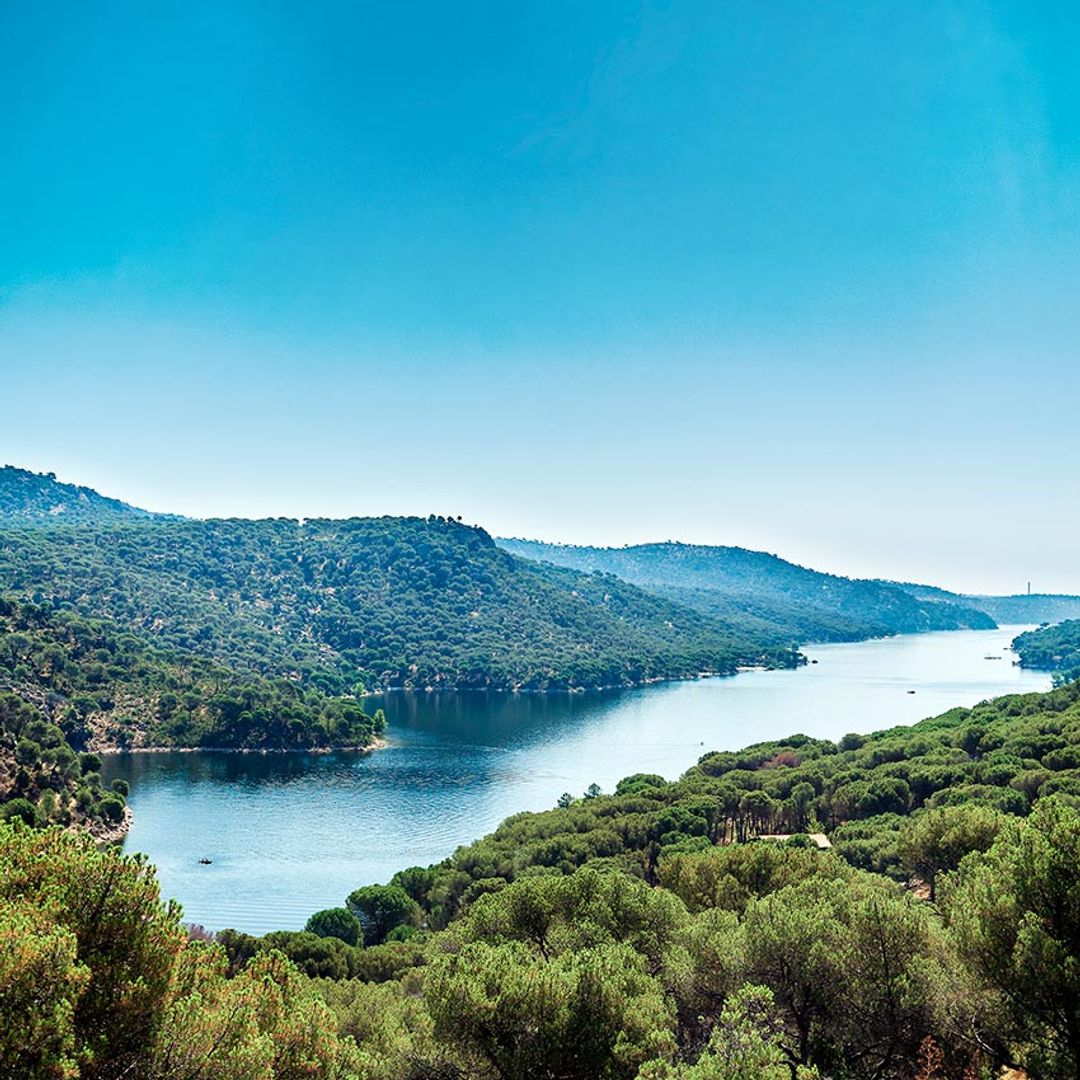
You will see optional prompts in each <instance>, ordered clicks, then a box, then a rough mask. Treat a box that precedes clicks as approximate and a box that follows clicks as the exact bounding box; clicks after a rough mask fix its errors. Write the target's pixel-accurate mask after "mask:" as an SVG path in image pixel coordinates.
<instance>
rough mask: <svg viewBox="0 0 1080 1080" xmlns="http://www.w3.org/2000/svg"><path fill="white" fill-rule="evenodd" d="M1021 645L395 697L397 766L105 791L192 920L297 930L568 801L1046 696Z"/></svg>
mask: <svg viewBox="0 0 1080 1080" xmlns="http://www.w3.org/2000/svg"><path fill="white" fill-rule="evenodd" d="M1022 629H1027V628H1026V627H1002V628H1001V629H998V630H985V631H956V632H943V633H931V634H915V635H905V636H901V637H894V638H883V639H878V640H875V641H866V642H859V643H856V644H850V645H817V646H807V647H806V648H805V649H804V650H803V651H804V652H805V653H806V655H807V656H808V657H810V658H811V659H812V660H816V661H817V663H814V664H809V665H807V666H806V667H803V668H800V669H798V670H796V671H749V672H744V673H742V674H739V675H735V676H730V677H727V678H708V679H700V680H695V681H691V682H677V683H664V684H660V685H656V686H651V687H645V688H642V689H638V690H624V691H604V692H596V693H585V694H510V693H483V692H472V693H452V692H437V693H423V692H417V693H406V692H398V693H392V694H385V695H379V696H375V697H372V698H369V699H368V701H367V703H366V707H367V708H368V709H369V710H374V709H375V708H376V707H381V708H383V709H385V711H386V715H387V718H388V720H389V730H388V738H389V746H388V747H387V748H386V749H384V750H379V751H376V752H374V753H370V754H346V753H334V754H230V753H222V752H203V751H200V752H195V753H179V752H178V753H171V752H170V753H141V754H140V753H135V754H128V755H114V756H110V757H108V758H107V760H106V763H105V768H104V769H103V773H104V775H105V778H106V779H107V780H111V779H112V778H113V777H117V776H121V777H123V778H124V779H126V780H127V781H128V782H129V783H130V784H131V797H130V802H131V807H132V810H133V812H134V815H135V821H134V824H133V826H132V829H131V831H130V833H129V834H128V837H127V839H126V841H125V850H126V851H143V852H146V854H147V855H148V856H149V857H150V859H151V861H152V862H153V863H155V864H156V865H157V867H158V873H159V875H160V879H161V883H162V891H163V894H164V895H165V896H171V897H175V898H176V899H178V900H180V902H181V903H182V904H183V907H184V917H185V919H186V920H188V921H191V922H197V923H201V924H203V925H204V926H207V927H209V928H211V929H215V930H216V929H221V928H223V927H226V926H232V927H236V928H237V929H240V930H246V931H248V932H250V933H264V932H266V931H268V930H273V929H295V928H299V927H302V926H303V924H304V922H305V920H306V919H307V916H308V915H310V914H311V913H312V912H313V911H316V910H318V909H320V908H324V907H334V906H338V905H340V904H341V903H342V902H343V900H344V899H345V896H346V895H347V894H348V893H349V892H351V891H352V890H353V889H354V888H356V887H357V886H359V885H366V884H370V883H372V882H377V881H379V882H381V881H386V880H388V879H389V878H390V877H391V876H392V875H393V873H394V872H395V871H397V870H400V869H402V868H403V867H406V866H412V865H417V864H420V865H427V864H429V863H433V862H438V861H439V860H440V859H443V858H445V857H446V856H447V855H449V854H450V853H451V852H452V851H453V850H454V848H455V847H457V846H458V845H459V844H463V843H467V842H468V841H470V840H473V839H475V838H477V837H479V836H481V835H483V834H484V833H487V832H490V831H491V830H492V829H493V828H494V827H495V826H496V825H497V824H498V823H499V822H500V821H502V819H503V818H505V817H507V816H509V815H510V814H513V813H517V812H518V811H520V810H540V809H545V808H547V807H550V806H553V805H554V804H555V800H556V799H557V798H558V796H559V795H560V794H561V793H562V792H564V791H569V792H572V793H573V794H575V795H578V794H581V792H582V791H584V789H585V788H586V787H587V786H588V785H589V784H590V783H593V782H595V783H598V784H599V785H600V786H601V788H603V790H604V791H611V790H612V789H613V788H614V786H615V783H616V782H617V781H618V780H620V779H621V778H622V777H624V776H627V775H629V774H630V773H634V772H656V773H661V774H663V775H664V776H666V777H668V778H669V779H674V778H675V777H677V776H679V775H680V774H681V773H682V772H684V771H685V770H686V769H687V768H688V767H689V766H691V765H693V764H694V763H695V762H696V761H697V759H698V758H699V757H700V756H701V755H702V754H704V753H705V752H706V751H708V750H723V749H737V748H739V747H742V746H746V745H747V744H749V743H753V742H759V741H762V740H766V739H773V738H779V737H782V736H785V735H790V734H792V733H794V732H803V733H805V734H807V735H812V736H817V737H822V738H830V739H837V738H839V737H840V736H841V735H844V734H846V733H847V732H850V731H857V732H869V731H874V730H877V729H880V728H883V727H890V726H892V725H894V724H910V723H914V722H915V721H917V720H920V719H922V718H923V717H926V716H933V715H936V714H937V713H941V712H944V711H945V710H946V709H949V708H952V707H953V706H956V705H974V704H975V703H977V702H979V701H981V700H983V699H985V698H988V697H994V696H996V695H998V694H1005V693H1020V692H1026V691H1032V690H1045V689H1048V688H1049V686H1050V677H1049V676H1048V675H1045V674H1041V673H1037V672H1031V671H1024V670H1022V669H1021V668H1019V667H1015V666H1014V665H1013V663H1012V660H1013V656H1012V654H1011V653H1010V652H1009V651H1008V645H1009V642H1010V641H1011V640H1012V638H1013V637H1014V636H1015V635H1016V634H1017V633H1019V632H1020V630H1022ZM987 657H998V658H999V659H987ZM912 690H914V691H915V693H910V691H912ZM200 858H208V859H210V860H212V862H211V865H209V866H205V865H200V864H199V861H198V860H199V859H200Z"/></svg>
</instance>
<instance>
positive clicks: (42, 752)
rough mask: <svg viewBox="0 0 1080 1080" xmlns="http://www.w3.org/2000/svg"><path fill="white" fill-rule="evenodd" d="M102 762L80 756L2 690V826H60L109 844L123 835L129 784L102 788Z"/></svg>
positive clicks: (55, 728)
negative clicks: (9, 823) (11, 822)
mask: <svg viewBox="0 0 1080 1080" xmlns="http://www.w3.org/2000/svg"><path fill="white" fill-rule="evenodd" d="M100 768H101V759H100V758H99V757H98V756H97V755H96V754H86V753H84V754H79V753H77V752H76V750H75V748H74V747H73V746H72V745H71V743H70V742H69V741H68V739H67V737H66V735H65V734H64V732H63V731H62V730H61V729H60V728H59V727H58V726H57V725H56V724H52V723H50V722H49V720H48V719H47V718H46V717H44V716H43V715H42V714H41V713H40V712H39V711H38V710H37V709H35V708H34V707H33V706H32V705H28V704H27V703H26V702H25V701H23V700H22V699H21V698H19V697H17V696H16V695H14V694H8V693H4V692H2V691H0V821H4V820H19V821H23V822H25V823H26V824H28V825H38V826H45V825H54V824H55V825H62V826H65V827H68V826H71V827H75V828H77V829H83V830H86V831H88V832H90V833H92V834H93V835H94V836H96V837H98V838H102V839H108V838H112V837H115V836H118V835H120V834H121V833H122V831H123V828H124V826H125V820H126V802H125V798H124V797H125V795H126V794H127V785H126V784H125V783H124V781H123V780H119V781H115V782H114V783H115V786H114V788H113V789H112V790H105V789H104V788H103V787H102V784H101V774H100V772H99V771H98V770H99V769H100Z"/></svg>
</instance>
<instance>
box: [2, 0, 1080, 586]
mask: <svg viewBox="0 0 1080 1080" xmlns="http://www.w3.org/2000/svg"><path fill="white" fill-rule="evenodd" d="M1077 55H1080V12H1078V9H1077V8H1076V6H1075V5H1071V4H1065V3H1060V2H1057V3H1032V2H1019V0H1018V2H1016V3H911V2H903V3H900V2H896V3H885V2H882V3H859V2H851V3H825V4H810V3H804V2H801V0H788V2H783V3H777V2H770V0H755V2H752V3H751V2H743V0H740V2H723V0H702V2H699V3H694V2H679V0H671V2H667V3H653V4H645V5H641V6H639V5H637V4H635V3H631V2H630V0H616V2H603V0H588V2H585V3H583V2H581V0H568V2H562V0H543V2H536V3H526V2H519V3H505V2H504V0H492V2H490V3H471V2H468V0H462V2H461V3H452V4H450V3H443V2H439V3H408V2H402V3H379V4H374V3H372V4H366V3H340V4H337V3H333V2H326V3H321V4H317V5H312V4H300V3H291V4H283V3H275V2H272V0H258V2H251V3H247V2H239V0H231V2H221V3H201V2H197V3H192V2H191V0H185V2H184V3H175V4H172V3H168V2H158V3H153V4H145V3H141V2H135V0H132V2H130V3H113V2H109V0H102V2H100V3H92V4H90V3H84V2H81V0H79V2H69V3H64V2H62V0H57V2H54V3H48V4H42V3H37V2H33V0H7V2H5V3H4V4H3V5H2V6H0V101H2V102H3V105H2V107H0V155H2V159H3V160H2V167H0V404H2V406H3V412H2V417H3V419H2V422H0V460H3V461H7V462H10V463H13V464H17V465H22V466H24V467H29V468H35V469H39V470H54V471H56V472H57V473H58V474H59V475H60V477H61V478H62V479H66V480H71V481H75V482H79V483H85V484H89V485H91V486H93V487H96V488H98V489H99V490H102V491H104V492H106V493H108V494H112V495H116V496H119V497H121V498H125V499H127V500H129V501H132V502H135V503H138V504H140V505H144V506H147V507H150V508H152V509H164V510H173V511H178V512H182V513H188V514H194V515H245V516H261V515H278V514H282V515H289V516H316V515H334V516H345V515H350V514H382V513H422V514H427V513H429V512H436V513H445V514H454V515H457V514H462V515H464V517H465V519H466V520H470V521H476V522H479V523H481V524H483V525H484V526H485V527H487V528H488V529H489V530H491V531H492V532H494V533H499V534H504V535H515V536H530V537H539V538H542V539H549V540H563V541H579V542H592V543H613V544H619V543H624V542H637V541H643V540H650V539H684V540H691V541H697V542H704V543H735V544H741V545H744V546H748V547H755V548H763V549H766V550H770V551H775V552H777V553H779V554H782V555H785V556H787V557H789V558H793V559H795V560H797V561H800V562H803V563H806V564H809V565H813V566H816V567H820V568H823V569H829V570H834V571H838V572H841V573H849V574H859V575H880V576H888V577H894V578H906V579H918V580H927V581H932V582H935V583H938V584H943V585H947V586H951V587H957V588H963V589H970V590H997V591H1019V590H1021V589H1023V587H1024V585H1025V582H1026V581H1027V580H1028V579H1031V580H1032V582H1033V585H1034V587H1035V588H1036V589H1037V590H1044V591H1052V590H1070V591H1075V592H1080V557H1078V553H1077V537H1078V536H1080V491H1078V487H1080V483H1078V481H1080V424H1078V420H1080V351H1078V344H1080V342H1078V333H1077V331H1078V325H1080V64H1078V63H1077V62H1076V57H1077Z"/></svg>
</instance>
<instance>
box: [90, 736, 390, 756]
mask: <svg viewBox="0 0 1080 1080" xmlns="http://www.w3.org/2000/svg"><path fill="white" fill-rule="evenodd" d="M389 745H390V743H389V742H388V741H387V740H386V739H384V738H382V737H381V736H380V737H379V738H377V739H373V740H372V741H371V742H369V743H366V744H365V745H363V746H266V747H264V746H110V747H108V748H104V747H101V748H97V747H95V748H94V750H93V753H95V754H97V755H98V756H100V757H119V756H120V755H122V754H337V753H344V754H367V753H372V752H374V751H376V750H385V749H386V748H387V747H388V746H389Z"/></svg>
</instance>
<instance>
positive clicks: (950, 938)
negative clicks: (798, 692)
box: [0, 684, 1080, 1080]
mask: <svg viewBox="0 0 1080 1080" xmlns="http://www.w3.org/2000/svg"><path fill="white" fill-rule="evenodd" d="M1078 807H1080V686H1077V685H1076V684H1072V685H1069V686H1066V687H1063V688H1060V689H1058V690H1055V691H1053V692H1051V693H1048V694H1036V695H1025V696H1013V697H1005V698H1000V699H998V700H996V701H992V702H987V703H984V704H982V705H979V706H977V707H976V708H974V709H970V710H968V709H955V710H952V711H951V712H949V713H946V714H944V715H943V716H940V717H936V718H934V719H931V720H927V721H923V722H922V723H920V724H917V725H915V726H914V727H911V728H897V729H893V730H889V731H883V732H879V733H877V734H873V735H869V736H855V735H850V736H846V737H845V738H844V739H842V740H840V742H838V743H831V742H827V741H823V740H815V739H810V738H807V737H805V736H798V735H797V736H793V737H791V738H789V739H785V740H781V741H778V742H773V743H769V744H762V745H759V746H754V747H749V748H747V749H746V750H743V751H739V752H734V753H726V752H725V753H710V754H707V755H705V757H703V758H702V759H701V761H700V762H699V763H698V765H697V766H695V767H694V768H692V769H691V770H689V772H688V773H687V774H686V775H685V776H684V777H683V778H682V779H680V780H679V781H677V782H673V783H669V782H666V781H664V780H663V779H662V778H660V777H658V776H652V775H648V774H640V775H636V776H632V777H628V778H627V779H625V780H623V781H622V782H621V783H620V784H619V785H618V789H617V790H616V792H615V793H613V794H610V795H604V794H600V793H598V792H596V791H595V790H590V791H589V792H587V793H586V794H585V795H584V796H581V797H572V796H570V795H566V796H564V797H563V798H562V799H560V806H559V807H557V808H556V809H553V810H551V811H547V812H544V813H539V814H521V815H518V816H516V817H514V818H511V819H509V820H507V821H506V822H505V823H504V824H503V825H502V826H500V828H499V829H498V830H497V831H496V832H495V833H494V834H492V835H491V836H489V837H486V838H484V839H483V840H480V841H478V842H476V843H474V844H471V845H469V846H467V847H464V848H462V849H460V850H459V851H458V852H456V853H455V854H454V855H453V856H452V857H451V858H450V859H448V860H446V861H445V862H443V863H441V864H438V865H437V866H433V867H413V868H410V869H406V870H403V871H401V872H400V873H399V874H397V875H396V876H395V877H394V879H393V880H392V881H391V882H390V883H388V884H387V885H382V886H366V887H361V888H358V889H356V890H354V892H353V893H351V894H350V895H349V896H348V897H344V898H343V904H342V906H341V907H340V908H336V909H330V910H327V911H321V912H315V913H313V914H312V917H311V919H310V920H309V922H308V926H307V928H306V929H305V930H304V931H300V932H284V931H282V932H277V933H274V934H269V935H266V937H264V938H253V937H249V936H247V935H244V934H239V933H236V932H231V931H223V932H221V933H220V934H218V935H216V940H215V935H211V934H208V933H206V932H205V931H203V930H201V929H200V928H191V929H189V930H188V931H187V933H185V932H184V929H183V926H182V923H181V913H180V912H179V911H178V910H177V909H176V907H175V906H163V905H161V904H160V902H159V901H158V896H157V888H156V884H155V882H154V878H153V873H152V870H151V869H150V868H148V867H147V866H146V865H145V864H144V863H142V862H141V861H140V860H138V859H132V858H124V857H123V856H121V855H120V854H119V853H117V852H116V851H100V850H95V849H94V848H93V847H92V846H91V845H89V844H88V843H86V842H84V841H81V840H79V839H78V838H76V837H73V836H71V835H70V834H67V833H64V832H60V831H44V832H41V831H33V830H30V829H27V828H25V826H22V825H21V823H18V824H15V825H9V826H6V827H4V828H3V830H0V897H2V898H3V903H0V939H2V938H3V936H4V935H5V933H6V934H8V935H10V934H12V933H13V932H14V933H15V934H17V936H18V939H19V941H20V949H19V950H18V951H17V952H16V953H15V954H14V955H13V956H12V957H11V958H9V959H7V960H6V961H3V962H4V963H6V965H7V966H6V968H4V969H3V970H2V971H0V992H2V993H4V994H5V998H4V1001H5V1010H6V1015H7V1017H8V1018H9V1019H10V1021H11V1022H10V1023H9V1024H8V1025H6V1026H5V1027H4V1029H3V1030H2V1032H0V1067H2V1066H4V1065H8V1067H9V1070H10V1063H13V1062H18V1063H19V1067H20V1068H21V1069H22V1070H23V1071H22V1073H20V1075H24V1076H26V1077H27V1078H28V1080H34V1078H37V1077H52V1076H64V1075H66V1076H78V1077H86V1078H94V1080H97V1078H113V1077H120V1076H123V1075H143V1076H152V1077H160V1078H162V1080H165V1078H169V1080H171V1078H177V1080H178V1078H180V1077H187V1078H191V1080H198V1078H204V1077H205V1078H207V1080H209V1078H211V1077H213V1078H220V1080H240V1078H244V1080H246V1078H248V1077H266V1078H271V1077H278V1078H285V1077H288V1078H293V1077H296V1078H299V1077H320V1078H331V1077H333V1078H339V1080H345V1078H354V1080H425V1078H426V1080H431V1078H443V1080H488V1078H493V1080H494V1078H497V1080H527V1078H528V1080H532V1078H539V1080H596V1078H603V1077H607V1078H626V1080H635V1078H636V1080H758V1078H765V1080H789V1078H792V1077H794V1078H796V1080H810V1078H814V1077H820V1078H824V1077H834V1078H852V1080H863V1078H865V1080H870V1078H875V1080H891V1078H895V1080H901V1078H903V1080H911V1078H918V1080H946V1078H956V1080H961V1078H979V1077H982V1078H989V1077H991V1076H996V1075H998V1074H999V1071H1000V1069H1001V1068H1002V1066H1010V1067H1013V1068H1019V1069H1023V1070H1024V1071H1025V1072H1026V1074H1027V1075H1028V1076H1029V1077H1031V1078H1032V1080H1062V1078H1066V1077H1077V1076H1080V1034H1078V1033H1080V974H1078V972H1080V913H1078V910H1077V906H1076V897H1077V895H1080V810H1078ZM775 834H780V835H779V836H775ZM770 835H772V836H773V837H774V838H766V837H767V836H770ZM829 843H831V847H827V848H824V849H821V848H819V846H818V845H819V844H829Z"/></svg>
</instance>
